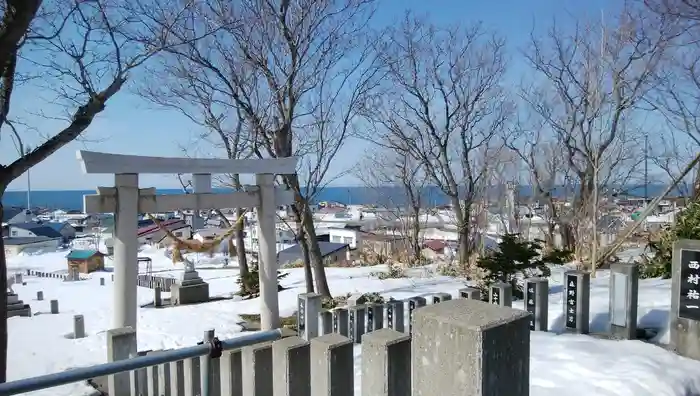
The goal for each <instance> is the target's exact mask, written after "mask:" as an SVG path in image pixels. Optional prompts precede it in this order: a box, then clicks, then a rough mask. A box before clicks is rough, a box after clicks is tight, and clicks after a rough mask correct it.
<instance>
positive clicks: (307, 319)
mask: <svg viewBox="0 0 700 396" xmlns="http://www.w3.org/2000/svg"><path fill="white" fill-rule="evenodd" d="M319 312H321V295H320V294H318V293H302V294H300V295H299V296H298V297H297V333H299V337H301V338H303V339H305V340H307V341H311V339H312V338H314V337H318V314H319Z"/></svg>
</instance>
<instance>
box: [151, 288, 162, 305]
mask: <svg viewBox="0 0 700 396" xmlns="http://www.w3.org/2000/svg"><path fill="white" fill-rule="evenodd" d="M153 306H154V307H156V308H158V307H161V306H163V296H162V294H161V291H160V287H156V288H154V289H153Z"/></svg>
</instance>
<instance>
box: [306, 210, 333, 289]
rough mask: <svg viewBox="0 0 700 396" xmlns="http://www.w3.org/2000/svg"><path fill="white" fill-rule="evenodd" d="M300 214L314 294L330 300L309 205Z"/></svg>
mask: <svg viewBox="0 0 700 396" xmlns="http://www.w3.org/2000/svg"><path fill="white" fill-rule="evenodd" d="M301 213H302V225H303V226H304V233H305V235H306V241H307V243H308V248H309V262H310V264H311V269H312V270H313V275H314V279H315V280H316V293H319V294H321V295H322V296H324V297H329V298H331V297H332V295H331V290H330V288H329V287H328V280H327V279H326V269H325V268H324V266H323V257H322V256H321V248H320V247H319V246H318V238H317V237H316V229H315V228H314V218H313V215H312V214H311V209H310V208H309V205H304V207H303V208H302V212H301Z"/></svg>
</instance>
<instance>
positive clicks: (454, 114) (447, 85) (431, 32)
mask: <svg viewBox="0 0 700 396" xmlns="http://www.w3.org/2000/svg"><path fill="white" fill-rule="evenodd" d="M382 46H383V47H382V60H383V62H384V64H385V66H386V68H387V70H388V75H387V78H386V79H385V81H386V86H385V91H384V92H383V93H382V98H385V99H384V100H382V103H381V105H378V106H374V107H373V108H369V109H367V117H368V119H369V120H370V121H371V124H372V126H373V128H371V129H370V130H369V133H368V134H367V136H366V137H367V138H368V139H369V140H371V141H374V142H376V143H377V144H379V145H384V146H388V147H390V148H402V147H405V148H406V150H407V151H408V153H409V154H410V155H411V156H412V157H414V158H416V159H417V160H418V161H419V162H420V164H421V166H422V167H423V172H425V174H426V176H427V177H428V179H429V181H430V183H431V184H434V185H436V186H437V187H438V188H439V189H440V190H441V191H442V193H444V194H445V195H446V196H447V198H448V199H449V201H450V203H451V206H452V208H453V211H454V216H455V220H456V224H457V228H458V234H459V259H460V264H461V265H463V266H464V265H467V264H468V262H469V259H470V258H471V255H472V253H473V252H474V250H475V248H476V246H475V243H474V240H473V239H472V238H470V234H471V232H472V231H473V228H474V225H473V224H472V221H471V219H472V216H473V214H474V213H473V211H474V207H473V204H474V202H475V201H476V200H477V199H481V195H482V193H483V185H484V182H485V180H486V178H487V173H488V168H489V164H488V161H487V158H488V154H489V153H490V150H491V148H492V145H493V144H494V143H496V141H500V139H494V137H495V136H497V135H498V134H499V133H501V131H502V130H503V129H504V123H505V122H506V120H507V119H508V116H509V114H510V112H511V107H510V106H509V103H508V102H507V101H506V98H505V91H504V89H503V88H502V87H501V83H502V82H503V75H504V73H505V60H504V42H503V41H502V40H501V39H499V38H497V37H494V36H493V35H491V34H489V33H488V32H486V31H485V30H484V29H483V28H482V27H481V26H480V25H473V26H469V27H466V28H451V29H442V28H438V27H436V26H432V25H430V24H429V23H427V22H425V21H422V20H420V19H415V18H413V17H412V16H410V15H408V16H407V17H406V19H405V20H404V22H403V23H402V24H401V25H400V26H399V27H398V28H396V29H393V30H392V31H391V32H390V34H389V35H388V38H387V40H386V41H385V42H384V43H382Z"/></svg>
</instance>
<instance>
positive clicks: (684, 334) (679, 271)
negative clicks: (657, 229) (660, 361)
mask: <svg viewBox="0 0 700 396" xmlns="http://www.w3.org/2000/svg"><path fill="white" fill-rule="evenodd" d="M699 283H700V241H697V240H690V239H682V240H678V241H676V242H675V243H674V244H673V257H672V277H671V311H670V313H669V329H670V344H671V347H672V348H673V349H675V350H676V352H678V354H680V355H682V356H685V357H688V358H691V359H696V360H700V285H698V284H699Z"/></svg>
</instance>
